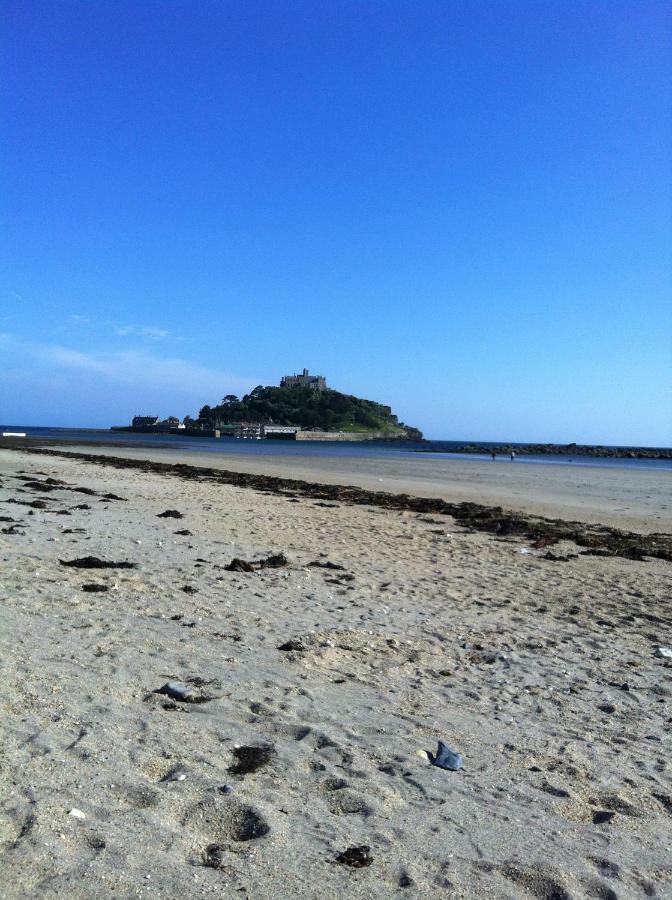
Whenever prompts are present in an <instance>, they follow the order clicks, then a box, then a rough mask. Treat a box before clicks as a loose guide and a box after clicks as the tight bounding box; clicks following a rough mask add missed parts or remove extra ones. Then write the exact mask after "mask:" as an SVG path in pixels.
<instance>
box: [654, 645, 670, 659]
mask: <svg viewBox="0 0 672 900" xmlns="http://www.w3.org/2000/svg"><path fill="white" fill-rule="evenodd" d="M653 655H654V656H657V657H658V659H672V649H670V648H669V647H656V649H655V650H654V652H653Z"/></svg>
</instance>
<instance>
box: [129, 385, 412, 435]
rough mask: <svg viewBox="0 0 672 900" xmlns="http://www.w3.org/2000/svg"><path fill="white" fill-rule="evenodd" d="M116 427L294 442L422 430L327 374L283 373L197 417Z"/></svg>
mask: <svg viewBox="0 0 672 900" xmlns="http://www.w3.org/2000/svg"><path fill="white" fill-rule="evenodd" d="M113 430H116V431H138V432H145V433H147V432H150V433H158V434H160V433H169V434H179V435H181V436H183V437H220V436H229V437H236V438H251V439H258V440H262V439H275V440H295V441H415V442H422V441H423V436H422V432H421V431H420V430H419V429H418V428H415V427H414V426H411V425H406V424H404V422H400V421H399V419H398V417H397V416H396V415H395V414H394V413H393V412H392V409H391V407H389V406H385V405H384V404H382V403H377V402H375V401H374V400H364V399H362V398H360V397H354V396H352V395H350V394H342V393H341V392H340V391H336V390H333V388H330V387H328V385H327V381H326V378H325V377H324V376H323V375H311V374H310V372H309V371H308V369H304V370H303V372H302V373H301V374H298V375H297V374H294V375H285V376H283V377H282V379H281V380H280V384H279V385H278V386H273V385H268V386H266V387H264V386H263V385H258V386H257V387H255V388H254V389H253V390H252V391H250V393H249V394H245V395H244V396H243V397H242V398H239V397H237V396H236V395H235V394H226V396H224V397H223V398H222V400H221V401H220V402H219V403H218V404H216V405H215V406H209V405H205V406H203V407H202V408H201V409H200V411H199V413H198V416H197V418H195V419H194V418H191V417H190V416H186V417H185V419H184V421H183V422H180V421H179V419H177V418H175V417H173V416H169V417H168V418H167V419H163V420H160V419H159V417H158V416H135V418H134V419H133V422H132V424H131V425H124V426H116V427H115V428H114V429H113Z"/></svg>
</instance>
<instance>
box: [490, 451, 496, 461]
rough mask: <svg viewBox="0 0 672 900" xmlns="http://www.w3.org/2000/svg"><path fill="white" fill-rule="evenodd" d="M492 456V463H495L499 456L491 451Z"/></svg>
mask: <svg viewBox="0 0 672 900" xmlns="http://www.w3.org/2000/svg"><path fill="white" fill-rule="evenodd" d="M490 456H491V457H492V461H493V462H494V461H495V459H496V458H497V454H496V453H495V451H494V450H491V451H490Z"/></svg>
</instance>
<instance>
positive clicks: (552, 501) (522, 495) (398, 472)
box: [67, 445, 672, 532]
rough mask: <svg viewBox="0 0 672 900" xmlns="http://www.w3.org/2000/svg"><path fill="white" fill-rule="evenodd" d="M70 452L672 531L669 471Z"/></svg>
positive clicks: (158, 452) (138, 451) (135, 450)
mask: <svg viewBox="0 0 672 900" xmlns="http://www.w3.org/2000/svg"><path fill="white" fill-rule="evenodd" d="M67 449H70V450H72V451H73V452H77V451H81V452H85V453H96V454H104V455H108V456H124V457H127V458H130V459H152V460H156V461H160V462H167V463H182V464H185V465H190V466H198V465H201V466H206V467H212V468H220V469H227V470H230V471H234V472H248V473H252V474H257V475H275V476H278V477H280V478H301V479H304V480H306V481H316V482H322V483H328V484H342V485H351V484H352V485H356V486H358V487H362V488H365V489H367V490H375V491H387V492H390V493H395V494H402V493H403V494H413V495H415V496H418V497H441V498H442V499H444V500H449V501H451V502H458V503H459V502H462V501H472V502H474V503H483V504H486V505H490V506H492V505H499V506H502V507H504V508H506V509H514V510H521V511H523V512H526V513H531V514H533V515H540V516H550V517H558V518H563V519H572V520H577V521H579V522H597V523H600V524H605V525H613V526H614V527H616V528H624V529H628V530H632V531H640V532H651V531H662V532H670V531H672V471H671V470H663V469H660V470H654V469H637V468H634V467H633V468H626V467H614V468H607V467H605V468H600V467H594V466H575V467H573V468H572V466H571V465H567V466H564V465H563V466H552V465H544V464H534V463H522V462H519V461H517V462H514V463H511V462H509V461H505V460H498V461H497V462H494V463H493V462H482V461H479V460H466V461H463V460H458V459H445V458H441V459H439V458H436V457H431V458H430V457H429V455H426V456H425V455H423V454H420V453H419V454H417V459H412V460H407V459H390V458H389V456H386V457H380V458H371V459H370V458H362V457H359V458H343V457H321V456H320V457H307V456H251V455H249V454H248V455H246V454H229V453H226V454H217V453H199V452H198V451H195V452H188V453H184V452H181V451H179V450H149V449H147V448H127V447H123V448H122V447H119V446H116V447H114V448H112V447H98V446H96V447H95V448H93V447H92V446H91V445H89V446H75V445H73V446H72V447H69V448H67Z"/></svg>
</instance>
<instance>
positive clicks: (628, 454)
mask: <svg viewBox="0 0 672 900" xmlns="http://www.w3.org/2000/svg"><path fill="white" fill-rule="evenodd" d="M416 453H478V454H481V455H484V456H490V455H491V454H492V453H495V454H497V455H498V456H502V455H506V456H509V455H510V454H511V453H515V454H516V455H517V456H546V455H552V456H569V457H573V456H593V457H600V458H604V459H672V448H670V447H605V446H602V445H600V444H502V445H501V446H497V447H490V446H488V447H484V446H482V445H481V444H465V445H464V446H463V447H452V448H451V449H450V450H438V449H435V448H434V447H423V448H421V449H418V450H416Z"/></svg>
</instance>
